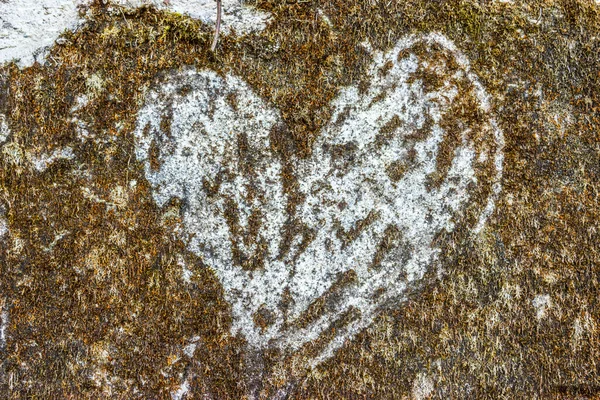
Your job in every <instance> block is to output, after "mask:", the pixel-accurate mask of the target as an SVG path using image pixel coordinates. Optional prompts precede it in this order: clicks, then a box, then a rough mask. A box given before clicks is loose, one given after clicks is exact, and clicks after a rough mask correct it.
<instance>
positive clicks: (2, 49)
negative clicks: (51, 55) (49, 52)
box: [0, 0, 86, 67]
mask: <svg viewBox="0 0 600 400" xmlns="http://www.w3.org/2000/svg"><path fill="white" fill-rule="evenodd" d="M85 1H86V0H8V1H0V64H2V63H4V62H7V61H12V60H15V61H17V64H18V65H19V66H20V67H28V66H30V65H32V64H33V63H34V62H35V61H36V60H37V61H39V62H41V63H43V62H44V57H45V51H46V48H48V47H49V46H51V45H52V44H53V43H54V42H55V41H56V39H57V38H58V37H59V35H60V34H61V33H62V32H64V31H65V30H66V29H70V30H73V29H76V28H77V27H78V26H80V25H81V24H82V23H83V20H81V19H80V18H79V14H78V11H77V6H78V5H81V4H84V2H85Z"/></svg>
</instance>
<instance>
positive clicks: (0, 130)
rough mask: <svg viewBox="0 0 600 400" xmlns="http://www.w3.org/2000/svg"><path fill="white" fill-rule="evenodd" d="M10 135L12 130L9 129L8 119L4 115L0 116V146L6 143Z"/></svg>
mask: <svg viewBox="0 0 600 400" xmlns="http://www.w3.org/2000/svg"><path fill="white" fill-rule="evenodd" d="M8 135H10V129H9V128H8V123H7V122H6V117H5V116H4V115H3V114H0V145H2V144H4V142H6V139H8Z"/></svg>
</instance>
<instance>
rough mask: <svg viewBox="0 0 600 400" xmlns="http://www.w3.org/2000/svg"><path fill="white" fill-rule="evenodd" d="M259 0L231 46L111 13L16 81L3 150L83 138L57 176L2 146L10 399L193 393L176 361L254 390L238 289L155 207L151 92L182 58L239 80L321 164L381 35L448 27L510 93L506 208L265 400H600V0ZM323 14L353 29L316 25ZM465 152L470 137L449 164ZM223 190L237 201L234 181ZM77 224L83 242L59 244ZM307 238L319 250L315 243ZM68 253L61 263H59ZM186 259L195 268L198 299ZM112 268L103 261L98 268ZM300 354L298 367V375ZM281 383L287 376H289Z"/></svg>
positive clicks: (165, 21) (6, 90) (481, 72)
mask: <svg viewBox="0 0 600 400" xmlns="http://www.w3.org/2000/svg"><path fill="white" fill-rule="evenodd" d="M256 5H257V7H260V8H262V9H264V10H269V11H271V12H272V13H273V14H274V18H273V22H272V23H271V24H270V26H269V27H268V28H267V30H265V31H264V32H262V33H255V34H250V35H248V36H229V35H223V36H222V37H221V39H220V44H219V49H218V50H217V52H216V53H211V52H209V51H208V46H209V45H210V40H211V39H212V33H213V32H212V28H210V27H207V26H204V25H202V24H201V23H200V22H197V21H193V20H191V19H189V18H186V17H184V16H181V15H176V14H169V13H165V12H159V11H156V10H153V9H150V8H143V9H140V10H137V11H134V12H129V11H127V10H123V12H122V13H121V10H120V9H118V8H115V11H113V12H109V11H108V9H107V8H106V7H105V6H104V5H103V4H101V2H100V1H97V2H95V3H94V5H93V6H92V12H91V17H90V22H89V23H88V24H87V25H86V26H85V27H84V28H82V29H81V30H79V31H78V32H76V33H66V34H65V36H66V37H67V38H68V39H69V41H68V42H66V43H65V44H63V45H56V46H55V47H53V48H52V49H51V53H50V55H51V57H48V63H47V64H46V65H44V66H40V65H36V66H33V67H31V68H27V69H24V70H19V69H17V68H16V66H14V65H9V66H6V67H3V68H2V69H1V76H2V78H1V79H0V82H2V84H0V111H1V112H2V113H4V114H5V115H6V116H7V118H8V122H9V126H10V129H11V132H12V134H11V137H10V139H9V142H10V143H8V144H6V145H5V146H8V145H10V146H13V147H14V148H16V149H18V150H19V151H21V152H22V153H23V152H31V153H32V154H40V153H44V152H49V151H51V150H52V149H58V148H61V147H64V146H71V147H72V148H73V151H74V153H75V154H76V159H75V160H74V161H73V163H72V164H69V163H61V164H58V165H56V166H53V167H52V168H53V169H52V170H51V171H49V172H48V173H46V174H37V173H34V172H33V171H32V170H31V168H30V167H28V166H27V164H26V162H21V164H19V165H17V164H15V163H13V161H11V159H10V157H8V156H7V155H6V154H2V155H0V192H1V194H2V196H0V198H1V199H2V200H1V201H2V204H3V206H5V208H6V209H7V213H6V215H7V218H8V221H9V228H10V232H11V236H10V239H9V240H7V241H5V242H3V243H2V244H0V284H1V286H0V287H1V290H2V294H3V298H6V300H5V304H7V307H8V311H9V314H10V323H9V325H8V328H7V335H8V337H9V338H10V340H9V341H8V342H7V346H6V348H5V349H2V352H3V361H2V366H1V368H2V373H0V393H1V394H2V396H1V397H3V398H11V397H12V398H24V397H54V398H67V397H74V398H80V397H90V398H102V397H108V395H107V394H106V393H105V392H103V390H104V389H106V388H107V387H108V386H109V385H108V384H106V383H104V384H102V383H101V384H100V385H99V384H97V383H96V382H95V381H94V380H93V379H91V378H90V376H91V375H93V374H94V373H98V374H100V375H101V373H102V372H103V371H104V372H106V373H108V374H109V375H110V376H112V377H114V378H115V382H114V383H112V384H111V385H112V387H113V391H114V392H113V393H116V396H117V397H125V398H131V397H135V396H142V397H147V398H162V397H169V396H170V391H172V390H173V389H174V388H175V387H176V385H178V384H179V383H180V382H179V381H177V380H176V379H174V378H168V377H166V376H165V375H164V374H163V373H162V371H161V370H160V368H157V365H161V366H162V365H166V366H168V374H167V375H170V376H172V377H175V376H179V374H182V376H187V377H189V378H190V385H191V391H192V392H193V393H194V394H195V395H197V396H198V397H201V396H202V395H203V394H207V395H208V396H212V397H213V398H219V399H227V398H232V399H233V398H235V399H237V398H242V397H243V396H244V395H245V394H247V392H248V391H247V387H248V385H249V383H247V382H249V381H251V380H252V379H250V378H249V377H248V373H247V370H249V368H247V366H248V365H249V361H248V357H245V355H244V352H245V351H246V348H245V344H244V342H243V340H240V339H236V338H232V337H230V336H229V334H228V333H229V326H230V318H231V316H230V311H229V306H228V305H227V303H226V301H225V300H224V296H223V293H222V289H221V287H220V285H219V283H218V281H217V279H216V277H215V276H214V275H213V273H212V272H211V270H210V268H207V267H209V266H205V265H204V264H203V261H202V260H200V259H197V258H194V257H193V256H192V255H190V254H189V253H188V252H187V251H186V249H185V243H182V242H180V241H178V240H176V239H174V237H173V234H172V231H170V230H169V229H167V228H166V226H165V225H163V224H162V223H161V218H160V215H161V212H162V210H159V209H158V208H157V207H156V206H155V205H154V203H153V202H152V196H151V194H150V190H149V187H148V183H147V182H146V181H145V179H144V174H143V168H142V166H141V164H140V163H138V162H137V161H136V160H135V156H134V155H133V149H134V146H133V138H132V135H131V131H132V129H133V126H134V124H135V115H136V113H137V108H138V106H139V104H140V100H142V97H141V96H142V94H141V91H140V90H139V89H140V88H143V87H145V86H147V85H149V84H150V83H151V82H154V81H155V79H157V77H158V76H159V75H160V74H167V73H168V71H171V70H173V69H177V68H179V67H180V66H182V65H194V66H196V67H197V68H212V69H214V70H216V71H217V72H219V73H223V71H232V72H233V73H235V74H237V75H239V76H243V77H244V78H245V79H246V80H247V81H248V82H249V84H250V85H252V87H253V88H254V89H255V90H256V92H257V93H259V95H260V96H262V97H263V98H264V99H265V100H266V101H267V102H269V103H270V104H272V105H273V106H275V107H276V108H277V109H278V110H280V112H281V115H282V118H283V119H284V121H285V125H286V129H285V130H282V133H281V135H280V136H281V137H282V140H281V141H280V145H281V149H282V152H281V154H282V155H283V156H284V158H285V157H286V155H289V154H295V155H298V156H305V155H307V154H309V153H310V150H311V144H312V143H313V142H314V140H315V138H316V136H317V135H318V132H319V130H320V129H321V128H322V127H323V125H324V124H326V123H327V122H328V120H329V117H330V113H331V110H330V102H331V100H332V99H333V98H334V96H335V95H336V93H337V92H338V91H339V90H340V88H341V87H343V86H345V85H348V84H351V83H357V82H359V81H360V80H361V76H362V75H363V73H364V72H365V70H366V67H367V66H368V65H369V62H370V57H369V55H368V54H367V53H366V51H365V50H364V48H363V47H362V46H361V43H363V42H365V41H369V42H370V43H371V45H372V46H373V47H374V48H376V49H381V50H385V49H388V48H390V47H391V46H393V45H394V44H395V43H396V41H397V40H398V39H399V38H400V37H402V36H403V35H405V34H407V33H410V32H432V31H437V32H442V33H444V34H445V35H447V36H448V37H449V38H450V39H452V40H453V41H454V42H455V43H456V44H457V46H458V47H459V48H460V49H461V50H462V51H464V52H465V54H466V55H467V57H468V58H469V59H470V60H471V63H472V70H473V72H474V73H475V74H477V76H479V77H480V79H481V81H482V83H483V84H484V86H485V87H486V88H487V90H488V91H489V92H490V93H491V95H492V98H493V102H492V106H493V107H492V108H493V110H494V112H495V114H496V116H497V120H498V123H499V125H500V127H501V128H502V129H503V131H504V133H505V136H506V147H505V151H504V154H505V163H504V165H505V173H504V178H503V194H502V198H501V200H500V201H499V203H498V204H497V211H496V212H495V214H494V215H493V217H492V218H491V219H490V222H489V223H488V226H487V227H486V228H485V230H484V233H483V234H482V235H479V236H477V237H470V235H469V230H468V227H469V226H470V225H471V224H472V221H471V222H468V223H467V224H466V226H459V227H457V229H456V231H455V232H454V233H453V234H452V235H446V236H443V237H440V238H439V243H440V246H441V248H442V253H441V255H440V260H442V263H443V267H444V268H443V269H444V270H445V271H446V272H445V275H444V277H443V278H442V279H441V280H440V281H436V280H434V279H433V278H431V279H432V280H431V282H433V283H431V284H430V285H429V286H427V287H426V288H425V289H423V290H422V291H420V292H418V293H417V294H416V295H415V296H414V297H412V298H410V299H409V300H408V302H407V303H406V304H404V305H395V306H394V307H393V308H391V309H390V310H385V311H384V312H382V314H381V316H380V318H378V320H377V321H376V322H375V323H374V324H373V325H372V326H371V327H370V328H369V329H368V330H366V331H365V332H363V333H362V334H361V335H360V336H359V337H358V338H356V339H355V340H354V341H352V342H351V343H347V344H346V346H345V347H344V348H343V349H342V350H341V351H339V352H338V353H337V354H336V356H335V357H334V358H333V359H331V360H329V361H328V362H326V363H324V364H322V365H321V366H320V367H318V368H317V369H316V370H315V371H314V372H313V373H312V374H310V375H306V374H307V373H306V371H305V370H304V369H303V367H301V366H298V365H303V364H302V353H299V354H298V355H296V356H289V355H288V356H282V359H283V361H281V360H280V361H274V360H272V359H270V358H268V357H266V358H265V359H266V361H265V362H264V366H263V367H264V369H263V374H262V375H261V377H262V378H261V379H262V385H263V387H262V390H263V393H265V394H269V393H273V394H274V393H276V392H277V390H279V388H282V387H283V388H286V390H287V391H288V392H290V398H297V399H304V398H324V397H328V396H329V397H333V398H336V397H337V398H339V397H342V398H382V399H385V398H388V399H398V398H402V397H403V396H408V395H409V393H410V392H411V390H412V387H413V382H414V380H415V378H416V377H417V375H418V374H426V375H427V376H428V377H429V378H430V379H431V380H432V382H433V383H434V387H435V389H434V393H433V396H434V397H436V398H466V397H471V398H529V397H535V396H537V397H541V398H555V397H561V396H562V397H563V398H569V397H574V396H582V397H584V396H587V397H589V398H593V397H594V396H596V395H597V391H596V389H595V388H597V387H598V385H600V380H599V379H600V378H599V376H600V374H599V373H598V368H597V360H598V359H599V358H600V348H599V347H598V343H600V341H599V340H598V330H597V324H598V322H597V321H598V320H599V318H600V307H599V305H598V298H599V297H598V293H600V291H599V288H600V285H599V282H598V276H599V274H598V272H599V271H598V265H600V259H599V256H598V252H597V250H596V249H597V243H598V242H599V241H600V238H599V237H598V229H597V225H598V224H597V221H598V220H600V209H599V207H598V202H597V193H598V190H599V188H598V186H599V183H598V182H600V171H599V169H598V166H599V165H600V161H599V159H598V153H597V143H598V142H599V141H600V133H599V131H598V126H600V117H599V115H600V97H599V96H600V82H599V80H600V76H599V75H598V71H599V70H600V60H599V59H598V57H597V54H598V52H599V51H600V44H599V42H598V40H597V38H598V37H600V31H599V29H600V28H599V27H600V21H599V20H600V17H599V11H598V7H597V5H595V4H594V3H593V2H591V1H583V0H582V1H579V0H560V1H559V0H557V1H549V0H548V1H541V2H540V1H536V2H534V1H523V2H515V3H514V4H500V3H498V2H475V1H470V0H467V1H462V0H461V1H459V0H448V1H435V2H432V1H421V0H415V1H409V2H364V1H354V0H350V1H348V0H344V1H342V0H333V1H327V2H322V3H319V4H318V5H317V4H316V3H310V2H280V1H275V0H258V1H256ZM317 6H318V8H319V9H320V10H321V11H322V12H323V13H325V14H326V15H327V16H328V17H329V19H330V20H331V22H332V24H333V27H334V28H333V29H331V28H329V27H328V25H327V24H326V23H324V22H322V19H321V18H320V17H318V13H317ZM423 51H426V52H429V50H428V49H425V48H424V49H423ZM446 61H447V60H446ZM92 74H97V75H98V76H100V77H102V79H103V86H102V88H101V89H98V90H97V91H95V92H94V93H93V95H94V96H93V98H92V100H91V101H90V104H88V106H86V107H85V108H84V109H83V110H82V111H81V112H80V117H79V118H80V120H81V121H83V122H85V124H86V125H87V128H86V129H87V131H88V132H89V134H90V136H91V139H90V140H87V141H81V140H80V137H79V134H78V131H77V129H76V124H74V123H71V122H70V121H71V117H72V116H71V112H70V110H71V108H72V107H73V105H74V101H75V98H76V97H77V96H78V95H81V94H85V93H87V91H88V90H90V88H91V86H89V85H87V84H86V82H87V80H88V78H89V77H90V76H91V75H92ZM430 78H431V81H430V82H429V79H430ZM434 78H435V77H426V80H428V82H429V83H430V84H431V85H432V87H436V85H439V83H440V82H439V81H436V80H435V79H434ZM361 87H362V88H363V90H365V89H366V88H367V87H368V83H367V82H362V83H361ZM538 87H540V88H541V89H542V96H543V97H544V100H548V101H553V102H556V104H558V105H559V106H560V105H561V104H564V105H568V106H569V107H571V109H572V114H573V120H574V122H573V124H572V126H569V127H567V128H566V131H565V133H564V135H563V136H562V137H560V136H559V135H556V134H554V133H553V132H552V131H550V128H549V127H548V126H546V125H545V124H544V123H543V122H542V121H543V120H544V118H541V117H543V116H544V115H545V113H548V110H547V109H545V108H544V107H543V106H542V103H543V101H541V100H540V97H539V96H538V95H536V92H537V90H538ZM465 109H466V110H467V111H472V110H473V107H472V106H471V105H469V104H466V105H465ZM461 111H462V110H461ZM473 117H477V116H473ZM465 118H471V116H469V115H465ZM117 124H119V125H117ZM118 126H119V127H118ZM446 129H447V130H448V131H452V130H453V129H457V128H453V127H452V126H447V127H446ZM474 140H477V138H476V137H475V138H474ZM452 148H453V145H452V141H451V140H450V141H448V146H447V150H446V151H445V152H444V154H450V153H449V152H450V151H451V149H452ZM490 151H491V150H490ZM286 159H287V158H286ZM285 162H286V161H285V160H284V165H285ZM445 165H447V159H440V161H439V168H438V169H439V170H440V171H442V172H443V171H444V169H445V168H446V167H445ZM155 167H158V166H157V165H156V164H155ZM153 168H154V167H153ZM284 173H285V174H286V176H287V177H288V178H286V179H284V182H286V184H285V185H286V190H288V191H289V193H294V192H295V189H294V180H293V178H290V177H289V176H291V174H290V173H289V170H288V171H287V172H284ZM490 173H493V171H492V170H491V169H489V168H488V169H486V168H482V170H481V171H478V172H477V177H478V179H479V180H485V179H486V177H489V176H490ZM133 180H135V181H136V182H137V185H131V183H132V181H133ZM207 185H210V186H211V187H214V188H218V182H210V183H209V182H207ZM116 186H120V187H122V188H124V190H125V191H126V193H127V201H126V203H125V205H124V206H113V205H112V200H111V195H110V193H111V191H112V190H113V189H114V188H115V187H116ZM480 194H481V197H482V198H485V197H486V195H485V192H481V193H480ZM300 201H301V199H298V198H296V199H295V200H294V201H292V202H290V205H289V207H290V208H293V207H295V204H299V202H300ZM481 202H482V201H481V200H478V201H475V203H477V204H476V207H481ZM109 203H110V204H109ZM474 214H476V213H474ZM296 229H302V228H301V227H297V228H296ZM58 232H67V233H66V234H65V235H64V236H63V237H62V238H60V239H57V237H58V236H57V233H58ZM305 237H306V242H307V243H308V242H310V233H308V232H305ZM109 238H112V239H109ZM51 243H55V244H54V247H53V251H51V252H48V251H44V248H47V247H48V245H49V244H51ZM282 252H284V251H283V250H282ZM178 256H181V257H183V259H185V261H186V263H187V265H188V267H189V268H190V269H192V270H193V271H194V275H193V278H192V283H191V284H189V285H188V284H185V285H187V286H185V285H184V284H183V283H182V281H181V277H180V275H181V271H180V270H181V266H180V265H179V263H178ZM92 260H96V261H94V263H93V267H85V264H86V262H91V261H92ZM90 265H91V264H90ZM101 276H103V277H104V278H103V280H102V282H103V283H102V284H99V282H100V281H99V279H100V277H101ZM182 285H183V286H182ZM182 288H184V289H182ZM544 293H548V294H549V295H550V296H551V298H552V301H553V306H552V308H551V309H550V310H549V311H548V316H547V318H545V319H543V320H540V321H538V320H537V318H536V317H535V312H534V309H533V307H532V305H531V300H532V299H533V298H534V296H536V295H538V294H544ZM323 306H324V305H323ZM352 318H357V316H356V315H350V316H349V317H348V319H349V320H352ZM586 321H588V322H586ZM589 321H591V322H589ZM576 324H578V325H576ZM586 324H587V325H586ZM576 326H579V327H580V329H581V332H580V333H579V334H578V336H577V335H574V332H575V327H576ZM335 328H336V326H334V327H332V329H335ZM337 328H343V323H340V324H339V326H337ZM578 332H579V331H578ZM194 336H200V337H201V339H200V343H201V344H199V345H198V347H197V350H196V352H195V353H194V357H193V359H187V358H185V359H181V360H179V361H175V362H173V358H172V356H173V354H174V353H176V352H177V351H179V349H180V348H181V346H182V345H184V343H181V340H182V339H181V338H191V337H194ZM331 337H332V336H331V335H330V336H327V335H325V336H324V338H323V342H326V341H327V340H328V339H331ZM322 345H323V343H321V344H320V346H321V347H322ZM315 348H319V345H318V344H317V345H315ZM104 351H106V352H108V357H104V356H103V355H102V354H104V353H103V352H104ZM307 351H308V352H310V351H311V350H310V349H308V350H307ZM314 351H316V350H314ZM286 357H288V358H286ZM294 357H296V358H294ZM289 360H296V364H294V365H296V366H295V367H294V366H290V365H286V361H289ZM399 360H400V361H399ZM277 366H281V368H280V369H279V370H277V371H275V368H276V367H277ZM282 371H283V372H282ZM286 371H287V372H286ZM473 371H475V373H474V372H473ZM275 372H277V374H275ZM280 374H284V376H285V379H283V380H278V378H277V377H278V376H280Z"/></svg>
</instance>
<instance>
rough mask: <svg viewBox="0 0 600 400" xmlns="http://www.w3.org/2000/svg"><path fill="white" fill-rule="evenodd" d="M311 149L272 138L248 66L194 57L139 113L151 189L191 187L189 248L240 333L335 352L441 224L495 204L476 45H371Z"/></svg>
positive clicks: (417, 271)
mask: <svg viewBox="0 0 600 400" xmlns="http://www.w3.org/2000/svg"><path fill="white" fill-rule="evenodd" d="M366 81H367V82H368V86H367V87H364V86H361V88H360V89H359V87H354V86H353V87H348V88H345V89H343V90H342V91H341V93H340V94H339V95H338V97H337V99H336V100H335V101H334V103H333V110H334V112H333V117H332V119H331V122H330V123H329V125H328V126H326V127H325V128H324V129H323V130H322V132H321V134H320V136H319V138H318V140H317V142H316V143H315V145H314V148H313V152H312V155H311V156H310V157H309V158H308V159H293V160H291V161H290V160H288V161H289V164H290V165H292V174H291V175H292V176H289V175H290V171H288V170H286V171H285V173H284V169H283V167H282V160H281V159H280V156H278V153H277V152H276V151H274V150H273V147H274V145H275V144H274V143H271V138H272V137H273V136H272V132H273V131H274V130H275V129H276V128H277V126H279V125H280V124H281V122H280V121H281V118H280V116H279V114H278V112H277V110H275V109H272V108H270V107H269V106H268V105H266V104H265V103H264V102H263V101H262V100H261V99H260V98H259V97H257V96H256V95H255V94H254V93H253V92H252V90H251V89H250V88H249V87H248V86H247V85H246V84H245V83H244V82H243V81H242V80H241V79H239V78H237V77H235V76H230V75H228V76H227V77H226V78H223V77H220V76H218V75H217V74H216V73H214V72H212V71H209V70H204V71H195V70H188V71H186V72H182V73H177V74H175V75H173V76H172V77H170V78H169V79H168V80H167V82H166V83H162V84H161V85H159V87H157V88H154V89H153V90H152V91H151V92H150V93H149V95H148V96H147V99H146V102H145V105H144V107H143V108H142V110H141V111H140V112H139V115H138V121H137V128H136V130H135V136H136V140H137V150H136V155H137V157H138V159H139V160H143V161H144V163H145V173H146V177H147V179H148V181H149V182H150V183H151V185H152V188H153V196H154V199H155V201H156V203H157V204H158V205H160V206H162V205H164V204H165V203H166V202H167V201H168V200H169V199H170V198H172V197H178V198H180V199H181V200H183V203H184V212H183V221H184V227H185V231H186V232H187V234H189V235H191V239H190V241H189V249H190V250H191V251H193V252H194V253H196V254H198V255H199V256H200V257H201V258H202V259H203V261H204V263H205V264H206V265H208V266H210V267H212V268H214V270H215V271H216V274H217V276H218V277H219V279H220V281H221V283H222V284H223V287H224V289H225V293H226V298H227V300H228V301H229V302H230V303H231V305H232V313H233V326H232V332H233V333H234V334H237V333H241V334H243V335H244V337H245V338H246V340H247V341H248V344H249V345H250V346H252V347H253V348H257V349H262V348H266V347H276V348H279V349H281V350H284V351H295V350H298V349H299V348H300V347H302V346H303V345H305V344H307V343H308V342H312V341H316V340H322V341H323V342H324V345H323V346H322V351H321V352H320V354H319V355H317V356H316V357H315V358H314V360H313V362H314V363H318V362H320V361H321V360H323V359H325V358H327V357H329V356H331V355H332V354H333V351H335V349H337V348H338V347H339V346H341V344H343V341H344V340H346V339H349V338H352V337H353V336H354V335H355V334H356V333H357V332H359V331H360V330H361V329H363V328H364V327H366V326H368V325H369V324H370V323H371V321H372V320H373V318H374V317H376V316H377V314H378V310H380V309H381V307H382V306H383V305H384V304H388V303H389V302H398V301H401V300H402V299H403V298H404V297H405V296H406V295H407V294H409V293H410V292H411V291H414V290H415V288H418V286H419V285H418V284H419V282H420V281H421V280H422V278H423V276H424V274H425V272H426V271H427V270H428V268H430V267H431V266H432V265H434V263H435V262H436V260H437V258H438V254H439V252H440V250H439V248H438V247H437V246H436V241H435V239H436V237H438V235H439V234H440V233H442V232H444V231H447V232H451V231H453V230H454V229H455V226H457V225H458V224H460V225H461V226H464V227H466V228H467V229H471V230H472V231H475V232H476V231H478V230H479V229H481V228H482V227H483V225H484V224H485V222H486V220H487V218H488V217H489V215H490V214H491V212H492V211H493V208H494V203H495V200H496V198H497V196H498V194H499V192H500V179H501V175H502V162H503V155H502V147H503V138H502V133H501V131H500V130H499V129H498V127H497V125H496V123H495V121H494V118H493V116H492V113H491V111H490V109H489V108H490V106H489V104H488V103H489V101H488V98H487V95H486V93H485V90H484V88H483V87H482V85H481V84H480V83H479V81H478V80H477V78H476V77H475V76H474V75H473V73H471V72H470V70H469V64H468V60H467V59H466V57H465V56H464V55H462V54H461V53H460V52H459V51H458V50H457V49H456V48H455V46H454V45H453V44H452V43H451V42H450V41H449V40H448V39H446V38H445V37H444V36H442V35H439V34H429V35H424V36H409V37H407V38H405V39H403V40H402V41H400V43H398V45H397V46H396V47H395V48H394V49H393V50H391V51H389V52H387V53H385V54H375V55H374V61H373V65H372V67H371V68H370V70H369V73H368V76H367V77H366Z"/></svg>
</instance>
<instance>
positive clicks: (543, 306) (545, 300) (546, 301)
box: [531, 294, 552, 320]
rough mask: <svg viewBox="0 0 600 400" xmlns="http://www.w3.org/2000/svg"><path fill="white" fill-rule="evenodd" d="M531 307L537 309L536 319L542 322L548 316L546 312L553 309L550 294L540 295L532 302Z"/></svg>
mask: <svg viewBox="0 0 600 400" xmlns="http://www.w3.org/2000/svg"><path fill="white" fill-rule="evenodd" d="M531 305H532V306H533V308H534V309H535V317H536V318H537V319H538V320H541V319H542V318H544V317H545V316H546V311H548V309H549V308H550V307H551V305H552V303H551V299H550V295H549V294H538V295H537V296H535V297H534V298H533V300H531Z"/></svg>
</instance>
